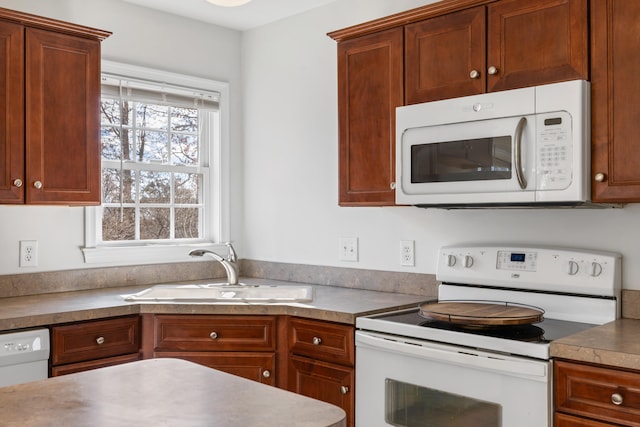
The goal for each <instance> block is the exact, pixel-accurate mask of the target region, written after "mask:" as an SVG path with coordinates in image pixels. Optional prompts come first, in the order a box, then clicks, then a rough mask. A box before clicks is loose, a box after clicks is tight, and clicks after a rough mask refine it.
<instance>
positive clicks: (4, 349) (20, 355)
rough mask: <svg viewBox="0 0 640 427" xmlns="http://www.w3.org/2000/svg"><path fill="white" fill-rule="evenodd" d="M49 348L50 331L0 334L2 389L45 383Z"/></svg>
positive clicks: (47, 371)
mask: <svg viewBox="0 0 640 427" xmlns="http://www.w3.org/2000/svg"><path fill="white" fill-rule="evenodd" d="M50 348H51V346H50V344H49V330H48V329H35V330H30V331H21V332H10V333H4V334H0V387H5V386H9V385H13V384H20V383H26V382H29V381H36V380H43V379H46V378H47V377H48V374H49V353H50Z"/></svg>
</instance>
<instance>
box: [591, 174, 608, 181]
mask: <svg viewBox="0 0 640 427" xmlns="http://www.w3.org/2000/svg"><path fill="white" fill-rule="evenodd" d="M606 178H607V176H606V175H605V174H603V173H602V172H598V173H597V174H595V175H594V176H593V179H594V180H595V181H596V182H604V180H605V179H606Z"/></svg>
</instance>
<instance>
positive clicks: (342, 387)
mask: <svg viewBox="0 0 640 427" xmlns="http://www.w3.org/2000/svg"><path fill="white" fill-rule="evenodd" d="M340 393H341V394H347V393H349V387H347V386H346V385H343V386H340Z"/></svg>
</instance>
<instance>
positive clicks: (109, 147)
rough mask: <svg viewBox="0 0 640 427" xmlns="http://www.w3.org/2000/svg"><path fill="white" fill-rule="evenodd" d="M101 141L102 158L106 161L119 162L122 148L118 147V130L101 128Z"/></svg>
mask: <svg viewBox="0 0 640 427" xmlns="http://www.w3.org/2000/svg"><path fill="white" fill-rule="evenodd" d="M100 140H101V141H102V158H103V159H108V160H120V156H121V155H122V147H121V146H120V128H115V127H110V126H109V127H104V126H103V127H102V128H101V129H100Z"/></svg>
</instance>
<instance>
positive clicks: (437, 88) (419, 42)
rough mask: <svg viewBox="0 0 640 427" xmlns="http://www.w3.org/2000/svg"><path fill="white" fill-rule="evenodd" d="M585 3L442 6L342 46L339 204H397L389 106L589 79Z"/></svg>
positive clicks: (348, 36)
mask: <svg viewBox="0 0 640 427" xmlns="http://www.w3.org/2000/svg"><path fill="white" fill-rule="evenodd" d="M588 6H589V4H588V0H443V1H440V2H436V3H432V4H429V5H426V6H423V7H419V8H416V9H412V10H409V11H406V12H402V13H398V14H395V15H391V16H388V17H385V18H381V19H378V20H375V21H370V22H367V23H364V24H361V25H356V26H353V27H349V28H346V29H342V30H338V31H334V32H331V33H329V36H330V37H332V38H333V39H334V40H336V41H337V42H338V120H339V204H340V205H342V206H380V205H394V204H395V108H396V107H398V106H401V105H408V104H414V103H419V102H426V101H433V100H437V99H445V98H453V97H458V96H465V95H473V94H478V93H484V92H487V91H498V90H507V89H513V88H518V87H526V86H533V85H539V84H546V83H554V82H559V81H565V80H572V79H588V77H589V50H588V48H589V33H588V16H589V14H588Z"/></svg>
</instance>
